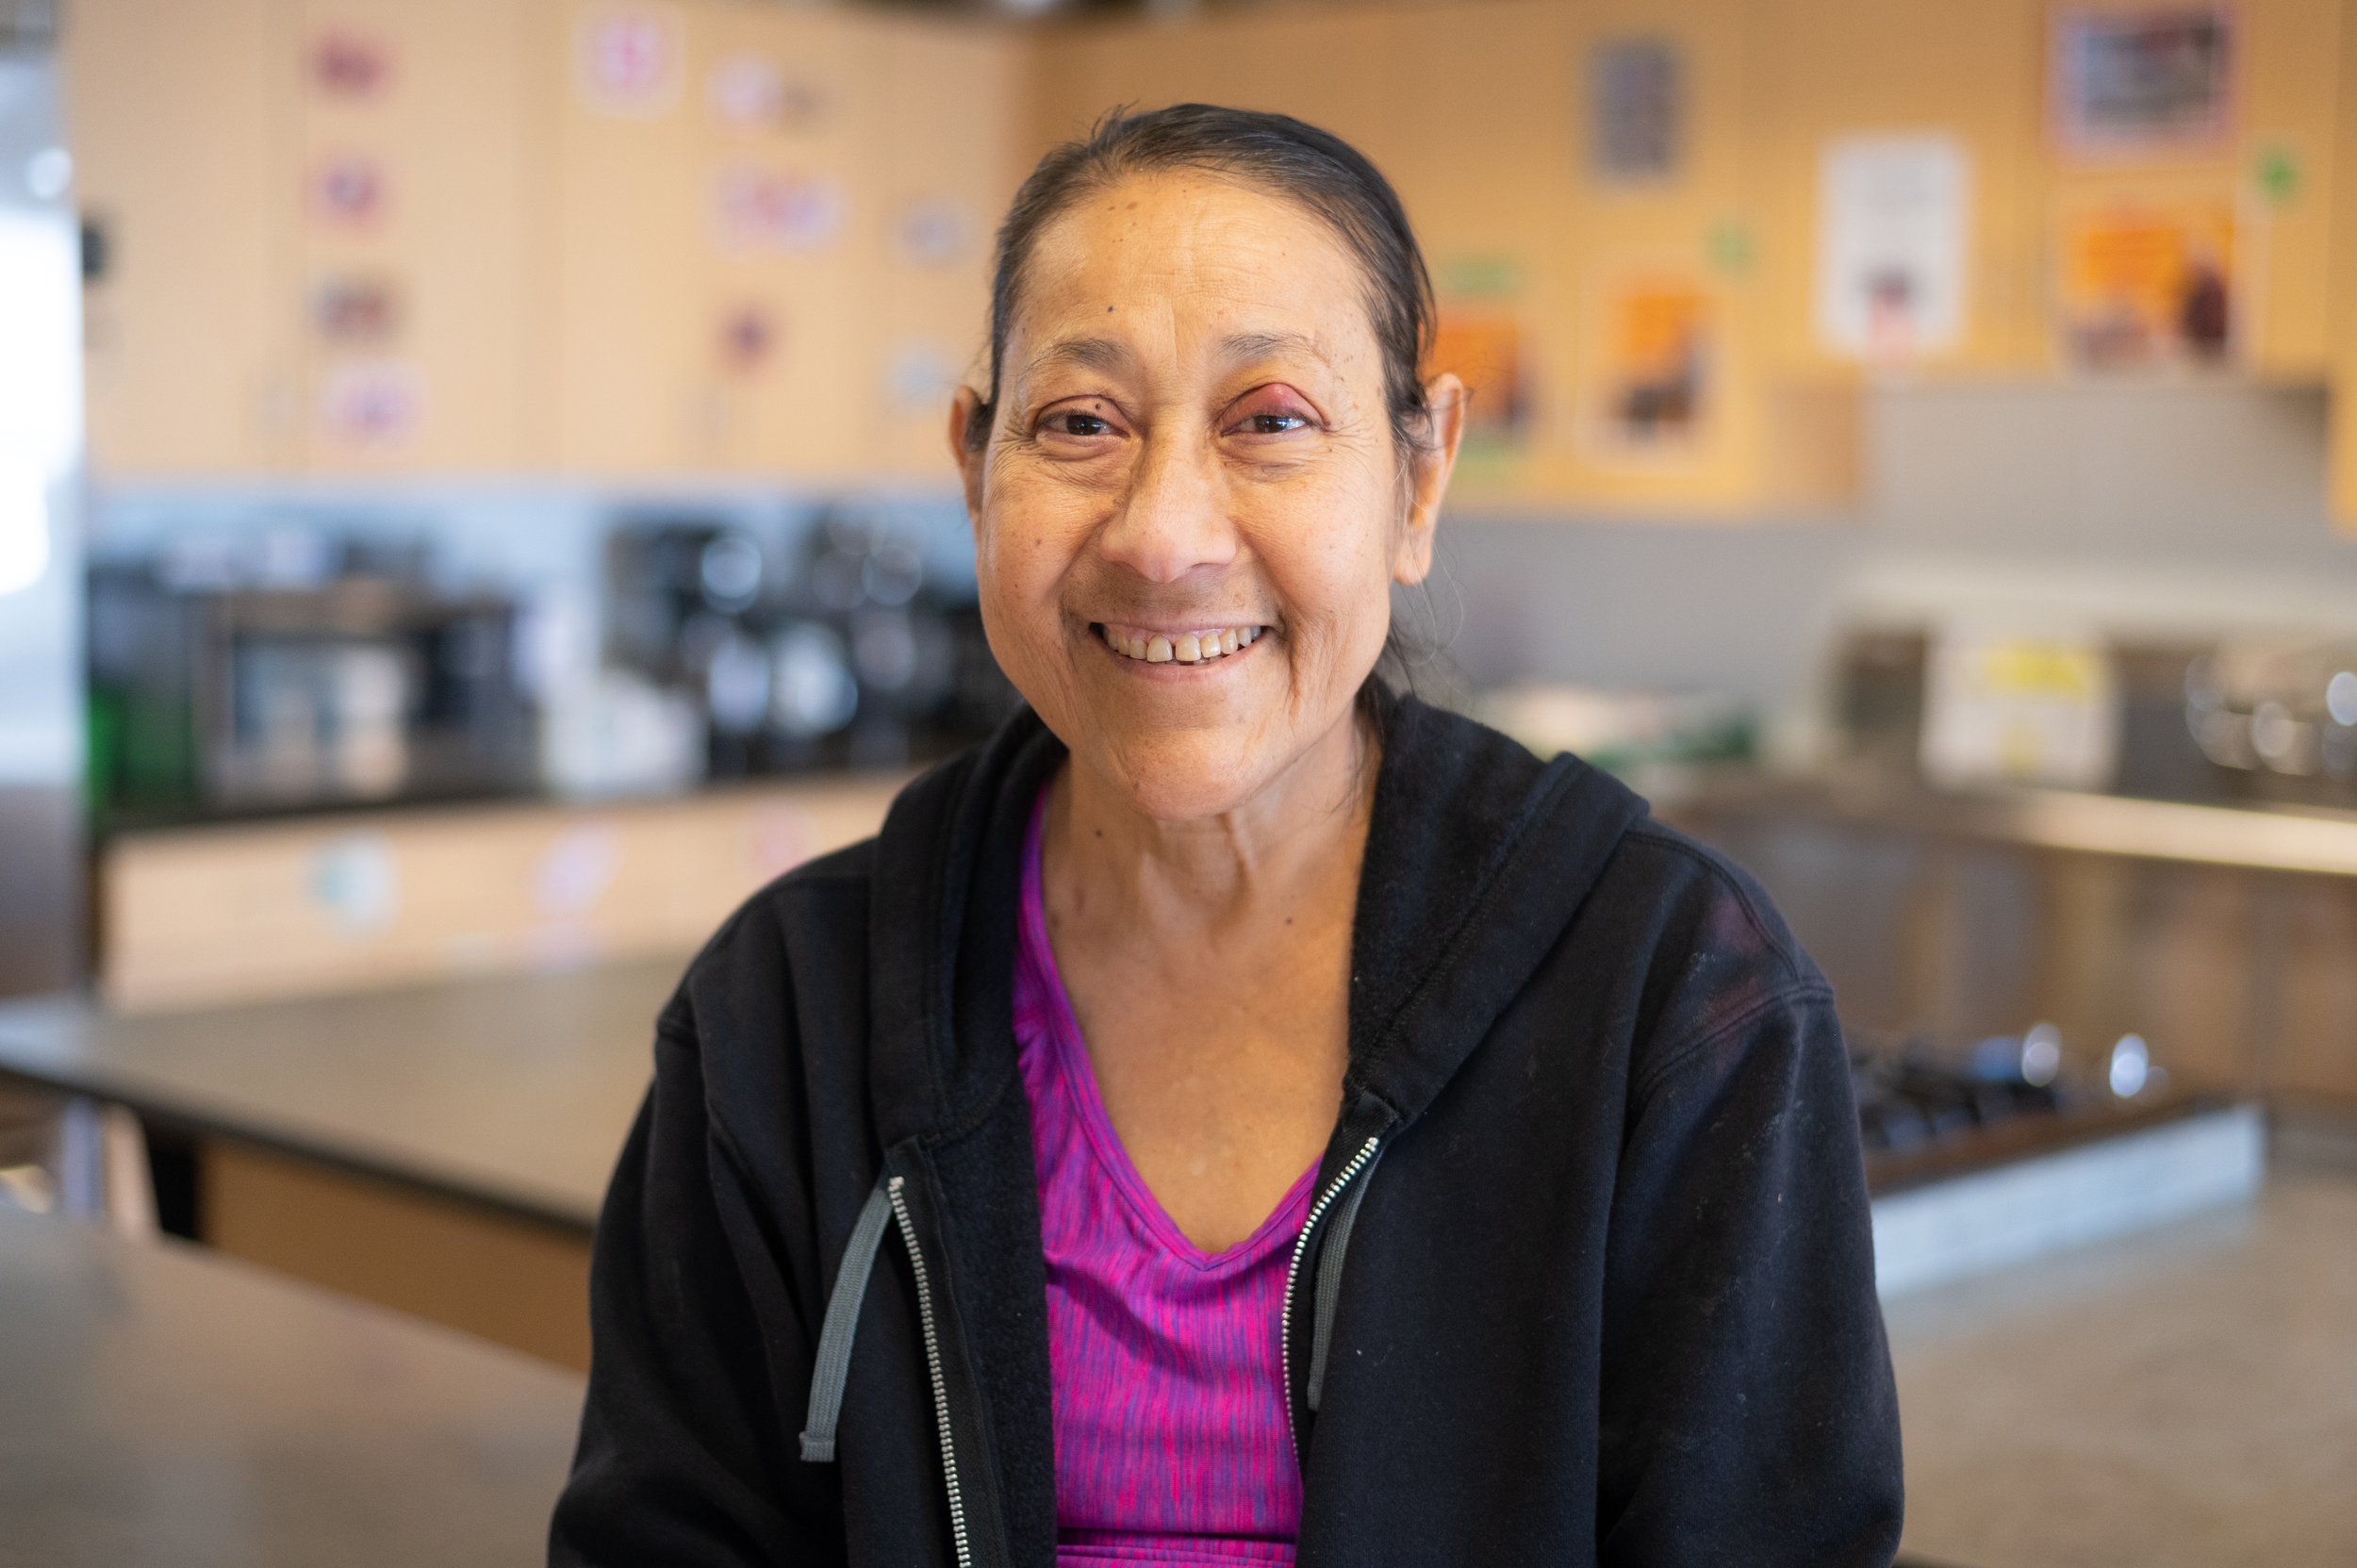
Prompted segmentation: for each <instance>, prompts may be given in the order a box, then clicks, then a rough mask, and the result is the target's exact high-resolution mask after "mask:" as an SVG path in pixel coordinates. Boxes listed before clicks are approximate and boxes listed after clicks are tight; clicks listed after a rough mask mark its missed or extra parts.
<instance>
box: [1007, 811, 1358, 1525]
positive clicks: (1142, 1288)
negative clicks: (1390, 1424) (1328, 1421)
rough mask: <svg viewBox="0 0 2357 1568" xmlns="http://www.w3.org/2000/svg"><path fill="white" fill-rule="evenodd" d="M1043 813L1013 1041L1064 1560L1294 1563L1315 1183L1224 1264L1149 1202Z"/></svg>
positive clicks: (1299, 1189) (1032, 837)
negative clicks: (1295, 1375)
mask: <svg viewBox="0 0 2357 1568" xmlns="http://www.w3.org/2000/svg"><path fill="white" fill-rule="evenodd" d="M1046 805H1047V794H1046V792H1045V791H1042V792H1041V795H1040V804H1039V806H1037V807H1034V808H1033V810H1032V812H1031V823H1030V832H1029V834H1027V836H1026V839H1025V842H1024V847H1023V910H1022V916H1021V918H1022V927H1023V929H1022V932H1021V933H1020V939H1019V942H1018V945H1017V950H1016V956H1015V966H1014V1037H1015V1043H1016V1045H1017V1047H1018V1048H1019V1051H1020V1058H1021V1063H1022V1069H1023V1087H1024V1090H1025V1092H1026V1093H1028V1094H1029V1095H1030V1101H1031V1147H1032V1151H1033V1152H1034V1153H1035V1154H1036V1155H1037V1157H1038V1161H1039V1208H1040V1241H1041V1243H1042V1245H1043V1246H1044V1247H1045V1249H1046V1252H1047V1360H1048V1366H1049V1370H1050V1373H1051V1375H1052V1377H1053V1378H1054V1387H1053V1395H1054V1399H1053V1403H1054V1408H1055V1428H1056V1560H1057V1562H1058V1564H1059V1565H1060V1568H1061V1565H1064V1564H1094V1563H1104V1562H1123V1563H1170V1564H1198V1563H1215V1564H1232V1563H1238V1562H1250V1563H1271V1562H1275V1563H1288V1564H1290V1563H1291V1562H1292V1561H1293V1560H1294V1534H1295V1532H1296V1530H1297V1529H1298V1527H1299V1525H1300V1519H1301V1477H1300V1473H1299V1471H1298V1470H1297V1469H1296V1468H1295V1466H1294V1453H1293V1439H1292V1434H1291V1432H1290V1430H1289V1428H1288V1425H1287V1418H1286V1413H1285V1383H1284V1369H1283V1364H1282V1355H1281V1347H1280V1346H1279V1345H1278V1331H1279V1318H1280V1316H1281V1315H1282V1312H1283V1307H1284V1294H1285V1270H1286V1267H1287V1264H1288V1263H1290V1261H1291V1257H1292V1251H1293V1242H1294V1237H1295V1236H1296V1235H1298V1234H1299V1233H1300V1230H1301V1222H1302V1219H1303V1217H1304V1216H1305V1215H1306V1214H1307V1213H1308V1211H1309V1207H1310V1187H1311V1185H1312V1183H1313V1180H1314V1179H1315V1178H1316V1176H1317V1169H1316V1167H1315V1166H1314V1165H1313V1166H1311V1167H1310V1169H1309V1170H1306V1171H1304V1172H1302V1175H1301V1180H1298V1181H1296V1182H1294V1187H1293V1191H1291V1192H1289V1193H1287V1194H1286V1195H1285V1197H1284V1199H1283V1201H1282V1202H1280V1203H1278V1204H1277V1212H1276V1213H1272V1214H1271V1215H1269V1217H1268V1218H1267V1219H1266V1220H1265V1221H1263V1222H1262V1223H1261V1228H1260V1229H1259V1230H1256V1231H1254V1232H1253V1233H1252V1234H1251V1235H1250V1236H1248V1237H1246V1238H1245V1239H1244V1241H1242V1242H1239V1243H1237V1244H1236V1245H1235V1246H1231V1247H1229V1248H1228V1250H1227V1251H1225V1252H1221V1253H1218V1254H1216V1255H1214V1254H1211V1253H1207V1252H1205V1251H1203V1250H1202V1249H1201V1248H1199V1247H1197V1246H1195V1245H1194V1244H1193V1243H1191V1242H1189V1241H1188V1240H1187V1238H1186V1236H1185V1235H1184V1234H1183V1233H1182V1232H1181V1231H1180V1230H1179V1229H1178V1226H1177V1225H1176V1224H1174V1223H1173V1222H1172V1220H1171V1218H1170V1216H1169V1215H1168V1214H1166V1213H1163V1212H1162V1205H1161V1204H1160V1203H1158V1202H1156V1201H1155V1198H1154V1195H1153V1194H1152V1193H1151V1192H1149V1191H1147V1190H1146V1182H1145V1180H1144V1179H1142V1178H1141V1177H1140V1176H1139V1175H1138V1173H1137V1170H1136V1168H1135V1167H1134V1166H1132V1165H1131V1164H1129V1155H1128V1153H1127V1152H1125V1151H1124V1150H1123V1148H1122V1147H1121V1140H1120V1139H1119V1138H1118V1137H1117V1136H1115V1134H1114V1132H1113V1123H1112V1122H1111V1121H1110V1120H1108V1119H1107V1117H1106V1115H1105V1103H1104V1101H1103V1100H1102V1099H1100V1098H1098V1097H1097V1093H1096V1073H1095V1071H1094V1070H1093V1069H1092V1068H1091V1066H1090V1065H1089V1056H1088V1048H1087V1046H1086V1044H1085V1043H1084V1042H1083V1041H1082V1040H1081V1038H1080V1023H1079V1021H1078V1020H1077V1019H1075V1018H1074V1017H1073V1015H1072V1003H1071V1000H1070V999H1068V998H1067V997H1066V996H1065V995H1064V989H1063V977H1062V976H1061V975H1060V974H1059V973H1058V972H1057V969H1056V955H1055V952H1054V951H1053V949H1050V947H1049V946H1048V941H1047V912H1046V909H1045V907H1044V905H1043V903H1042V901H1041V897H1040V874H1039V863H1040V825H1041V821H1042V818H1043V817H1044V816H1045V808H1046Z"/></svg>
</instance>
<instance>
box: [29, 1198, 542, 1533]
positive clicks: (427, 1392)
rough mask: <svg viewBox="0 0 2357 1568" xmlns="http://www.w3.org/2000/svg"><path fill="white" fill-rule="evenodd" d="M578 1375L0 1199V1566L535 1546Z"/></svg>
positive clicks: (194, 1253) (175, 1247)
mask: <svg viewBox="0 0 2357 1568" xmlns="http://www.w3.org/2000/svg"><path fill="white" fill-rule="evenodd" d="M581 1389H582V1384H581V1379H580V1378H578V1377H576V1376H574V1375H573V1374H571V1373H568V1372H564V1371H560V1370H558V1369H557V1368H554V1367H551V1366H548V1365H546V1364H544V1363H542V1362H536V1361H533V1360H531V1359H529V1358H527V1357H524V1356H520V1355H518V1354H516V1353H514V1352H512V1351H506V1350H502V1349H499V1348H497V1347H495V1346H491V1345H485V1344H483V1343H482V1342H480V1341H477V1340H473V1339H470V1338H467V1337H466V1336H464V1335H460V1334H455V1333H453V1332H450V1331H449V1330H447V1329H436V1328H432V1327H430V1326H427V1325H423V1324H420V1323H418V1322H416V1321H415V1320H413V1319H409V1318H404V1317H401V1316H399V1315H397V1314H394V1313H391V1312H385V1311H383V1310H381V1309H378V1308H372V1307H366V1306H361V1305H358V1304H356V1303H354V1302H351V1301H349V1300H346V1299H344V1298H343V1297H340V1296H329V1295H327V1294H325V1293H323V1292H320V1291H316V1290H313V1289H310V1288H308V1287H306V1286H301V1285H295V1284H290V1283H288V1282H287V1281H285V1280H284V1279H279V1278H278V1277H276V1276H272V1275H267V1274H263V1273H261V1272H259V1271H256V1270H255V1269H251V1268H248V1267H246V1266H244V1265H242V1264H239V1263H232V1262H228V1261H225V1260H223V1259H222V1258H220V1257H219V1256H218V1255H217V1254H209V1253H206V1252H203V1251H201V1250H199V1249H197V1248H194V1247H190V1246H184V1245H182V1244H179V1243H176V1242H170V1241H166V1242H160V1243H135V1242H125V1241H122V1240H119V1239H117V1238H115V1237H114V1236H112V1235H109V1234H108V1233H107V1232H106V1231H104V1230H99V1229H98V1228H96V1227H94V1226H90V1225H85V1224H81V1223H78V1222H74V1221H69V1220H63V1219H53V1218H46V1217H41V1216H35V1215H30V1214H24V1213H17V1212H15V1211H13V1210H0V1521H5V1523H4V1524H0V1568H19V1565H21V1568H147V1565H151V1564H152V1565H154V1568H216V1565H218V1568H251V1565H253V1564H257V1563H334V1564H336V1565H337V1568H377V1565H380V1564H381V1565H383V1568H416V1565H418V1564H422V1563H433V1564H436V1565H437V1568H467V1565H470V1564H477V1563H480V1564H484V1565H485V1568H489V1565H490V1564H494V1563H497V1564H503V1565H506V1564H515V1563H525V1562H534V1561H538V1560H540V1559H541V1557H542V1555H543V1554H544V1552H545V1550H546V1548H545V1545H544V1542H545V1540H546V1531H547V1522H548V1513H549V1509H550V1507H551V1505H552V1503H553V1502H554V1501H555V1498H556V1493H557V1489H558V1487H559V1486H560V1485H561V1484H562V1482H563V1479H564V1476H565V1470H566V1465H567V1463H568V1461H569V1458H570V1455H571V1450H572V1441H573V1432H574V1427H575V1423H576V1422H577V1421H578V1419H579V1416H580V1409H581Z"/></svg>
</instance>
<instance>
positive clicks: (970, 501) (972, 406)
mask: <svg viewBox="0 0 2357 1568" xmlns="http://www.w3.org/2000/svg"><path fill="white" fill-rule="evenodd" d="M987 419H988V416H987V415H986V414H985V413H984V412H983V410H982V398H981V393H979V392H977V391H975V390H974V388H971V387H961V388H958V395H957V396H956V397H953V398H951V399H950V400H949V455H950V457H951V458H953V459H954V460H955V461H956V463H957V465H958V478H959V479H960V480H961V481H962V482H963V483H964V487H965V515H966V518H967V520H970V521H972V522H974V523H977V524H979V523H981V520H982V459H983V457H984V455H985V454H986V452H987V449H988V447H989V445H990V442H989V439H988V437H989V434H990V433H989V431H988V430H987V429H983V430H977V429H975V428H974V425H975V421H977V420H987ZM976 437H981V438H980V439H977V438H976Z"/></svg>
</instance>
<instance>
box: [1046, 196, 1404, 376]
mask: <svg viewBox="0 0 2357 1568" xmlns="http://www.w3.org/2000/svg"><path fill="white" fill-rule="evenodd" d="M1074 344H1096V345H1100V347H1099V348H1097V349H1096V350H1093V351H1091V352H1092V353H1094V354H1095V355H1096V357H1099V358H1102V357H1104V356H1105V355H1104V352H1103V349H1102V347H1101V345H1105V344H1113V345H1117V346H1119V347H1120V348H1122V349H1124V350H1126V351H1127V354H1128V355H1130V356H1133V357H1134V358H1136V359H1137V360H1139V361H1142V362H1143V363H1145V364H1146V365H1148V366H1150V367H1162V368H1165V369H1173V370H1176V369H1178V368H1180V367H1181V366H1186V365H1193V364H1195V363H1198V362H1201V361H1204V360H1206V359H1209V358H1213V357H1218V356H1221V355H1227V356H1230V357H1232V356H1233V355H1234V354H1235V352H1236V351H1237V350H1238V348H1239V347H1240V346H1244V347H1249V346H1253V345H1259V346H1261V347H1262V348H1264V349H1266V348H1272V347H1277V346H1284V345H1293V346H1297V347H1299V348H1301V349H1303V350H1305V351H1310V352H1311V353H1313V355H1314V356H1315V357H1317V358H1319V359H1321V360H1323V361H1324V363H1325V364H1326V365H1327V368H1328V369H1330V370H1331V371H1333V372H1334V373H1335V374H1336V375H1338V376H1341V377H1343V378H1345V379H1355V378H1357V377H1359V376H1361V375H1365V376H1372V377H1375V378H1376V379H1377V380H1379V378H1380V375H1381V361H1380V355H1379V351H1378V345H1377V343H1376V336H1375V328H1374V323H1373V322H1372V320H1371V318H1370V316H1369V313H1368V309H1367V280H1366V275H1365V270H1364V268H1363V267H1362V266H1361V265H1360V261H1359V258H1358V256H1356V255H1355V254H1354V253H1353V252H1352V251H1351V249H1350V247H1349V245H1348V244H1347V243H1346V242H1345V241H1344V239H1343V237H1342V236H1341V235H1340V234H1338V233H1336V232H1335V229H1334V227H1333V225H1332V224H1330V223H1327V221H1326V220H1325V219H1323V218H1321V217H1319V216H1318V215H1317V214H1316V213H1315V212H1313V211H1311V210H1310V209H1309V208H1308V207H1306V206H1303V205H1302V204H1301V203H1299V202H1296V201H1294V200H1292V199H1291V198H1289V197H1287V196H1284V195H1282V194H1281V193H1277V192H1273V191H1268V190H1261V189H1259V188H1257V187H1255V186H1253V185H1250V184H1248V183H1245V182H1243V181H1239V180H1233V179H1227V178H1222V177H1220V176H1218V175H1213V174H1203V173H1191V172H1190V173H1155V174H1140V175H1131V176H1129V177H1126V178H1124V179H1122V180H1120V181H1119V182H1118V183H1116V184H1113V185H1111V186H1108V187H1105V188H1103V189H1100V190H1093V191H1090V192H1089V193H1088V194H1086V195H1084V196H1082V197H1081V198H1080V199H1079V200H1078V201H1076V202H1074V203H1073V205H1072V206H1069V207H1067V208H1066V209H1065V210H1064V211H1063V212H1062V213H1060V214H1058V215H1057V217H1056V218H1055V219H1054V220H1053V221H1051V222H1050V223H1047V225H1045V226H1044V227H1043V228H1042V229H1041V231H1040V233H1039V237H1038V239H1037V240H1036V242H1035V243H1034V246H1033V248H1032V251H1031V255H1030V261H1029V264H1028V265H1027V266H1026V267H1025V269H1024V274H1023V276H1022V278H1021V280H1020V291H1019V293H1018V294H1017V297H1016V300H1015V307H1014V313H1013V318H1012V320H1011V321H1010V322H1009V332H1008V338H1007V343H1006V358H1005V364H1006V366H1007V370H1008V372H1009V374H1010V375H1011V376H1012V377H1013V378H1014V381H1015V382H1016V383H1017V384H1019V383H1020V382H1021V381H1022V380H1023V379H1025V378H1026V377H1027V376H1028V375H1029V374H1031V373H1034V372H1036V371H1040V370H1043V369H1045V368H1047V367H1048V366H1050V365H1053V364H1058V363H1063V362H1067V361H1068V360H1070V359H1071V358H1072V357H1074V355H1072V353H1071V349H1072V346H1073V345H1074ZM1087 356H1088V355H1082V356H1081V357H1084V358H1085V357H1087Z"/></svg>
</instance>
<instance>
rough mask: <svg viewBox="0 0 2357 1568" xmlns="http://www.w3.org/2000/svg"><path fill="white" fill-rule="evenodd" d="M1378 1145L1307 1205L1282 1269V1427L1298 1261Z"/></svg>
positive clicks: (1290, 1396)
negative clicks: (1290, 1255)
mask: <svg viewBox="0 0 2357 1568" xmlns="http://www.w3.org/2000/svg"><path fill="white" fill-rule="evenodd" d="M1382 1145H1383V1140H1382V1138H1381V1137H1379V1136H1378V1137H1373V1138H1369V1139H1368V1140H1367V1141H1366V1142H1365V1143H1363V1144H1360V1146H1359V1152H1358V1153H1356V1154H1354V1155H1352V1156H1351V1157H1350V1163H1349V1164H1346V1165H1344V1166H1343V1168H1342V1169H1341V1170H1339V1171H1336V1172H1335V1173H1334V1180H1331V1181H1329V1182H1327V1184H1326V1190H1325V1191H1324V1192H1322V1193H1320V1194H1318V1198H1317V1201H1316V1202H1315V1203H1312V1204H1310V1217H1309V1218H1307V1219H1305V1220H1303V1221H1302V1222H1301V1233H1300V1234H1299V1235H1297V1236H1295V1237H1294V1255H1293V1261H1292V1262H1291V1263H1287V1264H1286V1265H1285V1305H1284V1309H1283V1311H1282V1312H1280V1313H1279V1314H1278V1316H1277V1355H1278V1358H1279V1364H1280V1366H1281V1367H1282V1368H1283V1371H1284V1374H1285V1424H1286V1425H1287V1426H1288V1427H1291V1426H1292V1425H1293V1420H1294V1284H1295V1282H1296V1281H1298V1280H1299V1279H1300V1278H1301V1260H1302V1258H1303V1257H1304V1256H1306V1255H1307V1254H1308V1252H1309V1250H1310V1237H1311V1236H1313V1235H1315V1234H1316V1233H1317V1229H1318V1221H1320V1220H1321V1219H1324V1218H1325V1217H1326V1211H1327V1210H1328V1209H1330V1208H1332V1207H1333V1206H1334V1200H1335V1199H1336V1198H1337V1197H1341V1196H1342V1194H1343V1188H1345V1187H1347V1186H1349V1185H1350V1184H1351V1182H1353V1181H1354V1180H1358V1177H1359V1173H1360V1171H1362V1170H1365V1169H1366V1168H1367V1164H1368V1163H1369V1162H1370V1161H1372V1160H1373V1159H1374V1158H1375V1151H1376V1149H1377V1148H1380V1147H1382ZM1299 1448H1300V1434H1299V1433H1298V1432H1296V1433H1294V1449H1295V1452H1296V1453H1298V1451H1299Z"/></svg>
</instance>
